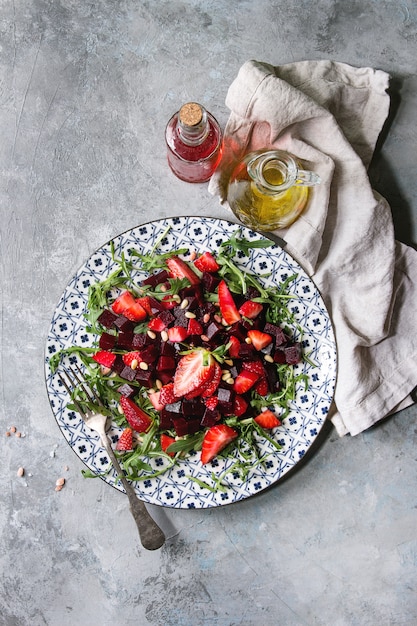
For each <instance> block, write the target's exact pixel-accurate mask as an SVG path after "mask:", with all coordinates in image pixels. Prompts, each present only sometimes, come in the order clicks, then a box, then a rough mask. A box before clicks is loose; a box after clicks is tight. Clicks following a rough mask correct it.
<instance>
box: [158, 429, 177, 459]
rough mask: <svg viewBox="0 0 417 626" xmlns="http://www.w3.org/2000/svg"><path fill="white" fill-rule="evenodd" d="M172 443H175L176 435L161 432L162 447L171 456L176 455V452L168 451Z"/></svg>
mask: <svg viewBox="0 0 417 626" xmlns="http://www.w3.org/2000/svg"><path fill="white" fill-rule="evenodd" d="M172 443H175V439H174V437H170V436H169V435H166V434H165V433H162V434H161V448H162V450H163V451H164V452H166V453H167V454H169V456H175V452H168V448H169V446H170V445H171V444H172Z"/></svg>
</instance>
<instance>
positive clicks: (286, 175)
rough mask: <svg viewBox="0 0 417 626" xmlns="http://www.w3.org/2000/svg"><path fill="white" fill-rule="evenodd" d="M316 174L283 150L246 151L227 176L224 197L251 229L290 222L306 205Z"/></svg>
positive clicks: (237, 215) (280, 225) (289, 223)
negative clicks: (225, 194) (225, 196)
mask: <svg viewBox="0 0 417 626" xmlns="http://www.w3.org/2000/svg"><path fill="white" fill-rule="evenodd" d="M319 183H320V177H319V176H318V175H317V174H315V173H314V172H310V171H306V170H303V169H301V165H300V163H299V162H298V160H297V158H296V157H294V156H293V155H291V154H289V153H288V152H284V151H283V150H266V151H262V150H261V151H257V152H251V153H249V154H247V155H246V156H245V157H244V158H243V160H242V161H241V162H240V163H239V164H238V165H237V166H236V168H235V169H234V171H233V172H232V175H231V177H230V180H229V185H228V194H227V201H228V203H229V205H230V208H231V209H232V211H233V213H234V214H235V215H236V217H237V218H239V220H240V221H241V222H243V224H245V225H246V226H249V227H250V228H252V229H254V230H263V231H271V230H275V229H280V228H286V227H287V226H290V225H291V224H292V223H293V222H294V221H295V220H296V219H297V217H298V216H299V215H300V214H301V212H302V211H303V210H304V208H305V207H306V205H307V202H308V198H309V188H310V187H312V186H314V185H318V184H319Z"/></svg>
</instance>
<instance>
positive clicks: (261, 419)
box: [254, 409, 281, 430]
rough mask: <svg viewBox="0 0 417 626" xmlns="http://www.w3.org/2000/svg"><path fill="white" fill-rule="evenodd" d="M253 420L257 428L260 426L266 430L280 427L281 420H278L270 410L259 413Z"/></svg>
mask: <svg viewBox="0 0 417 626" xmlns="http://www.w3.org/2000/svg"><path fill="white" fill-rule="evenodd" d="M254 420H255V422H256V423H257V424H259V426H262V428H265V429H267V430H270V429H271V428H276V427H277V426H281V420H280V419H278V417H277V416H276V415H275V413H273V412H272V411H271V410H270V409H267V410H266V411H263V412H262V413H259V415H257V416H256V417H255V418H254Z"/></svg>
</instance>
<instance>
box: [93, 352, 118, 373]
mask: <svg viewBox="0 0 417 626" xmlns="http://www.w3.org/2000/svg"><path fill="white" fill-rule="evenodd" d="M93 359H94V361H95V362H96V363H98V364H99V365H103V367H109V368H110V369H111V368H112V366H113V363H114V362H115V360H116V355H115V354H113V352H109V351H108V350H99V352H96V353H95V354H94V355H93Z"/></svg>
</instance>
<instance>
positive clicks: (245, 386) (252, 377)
mask: <svg viewBox="0 0 417 626" xmlns="http://www.w3.org/2000/svg"><path fill="white" fill-rule="evenodd" d="M258 379H259V374H256V372H249V371H247V370H242V371H241V372H240V374H238V375H237V376H236V378H235V382H234V383H233V391H235V392H236V393H239V394H242V393H246V392H247V391H249V389H251V388H252V387H253V385H254V384H255V383H256V381H257V380H258Z"/></svg>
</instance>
